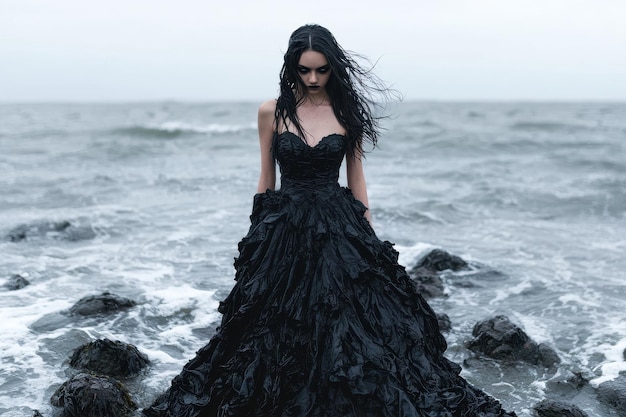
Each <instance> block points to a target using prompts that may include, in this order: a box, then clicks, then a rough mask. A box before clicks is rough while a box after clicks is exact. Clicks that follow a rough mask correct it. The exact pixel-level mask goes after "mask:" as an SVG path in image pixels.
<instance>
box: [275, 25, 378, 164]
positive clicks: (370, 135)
mask: <svg viewBox="0 0 626 417" xmlns="http://www.w3.org/2000/svg"><path fill="white" fill-rule="evenodd" d="M309 50H312V51H316V52H320V53H322V54H324V55H325V56H326V59H327V60H328V64H329V66H330V69H331V75H330V79H329V80H328V84H326V91H327V93H328V96H329V98H330V101H331V104H332V106H333V111H334V113H335V116H336V117H337V120H339V123H341V125H342V126H343V127H344V128H345V129H346V131H347V136H348V144H349V148H348V151H349V154H350V155H355V154H361V153H362V152H363V142H364V141H367V142H369V143H371V144H372V146H373V147H375V146H376V143H377V141H378V135H379V128H380V127H379V120H380V119H381V118H383V116H376V115H374V114H373V109H374V108H376V107H379V106H380V103H379V102H377V101H376V100H375V96H377V95H380V96H382V97H383V98H388V96H389V92H390V90H389V89H387V88H386V87H385V85H384V83H383V82H382V81H380V80H379V79H378V77H376V76H375V75H374V74H373V73H372V72H371V69H364V68H362V67H361V66H360V65H359V64H358V63H357V62H356V61H355V58H360V59H364V58H363V57H362V56H360V55H357V54H354V53H350V54H349V53H347V52H346V51H345V50H344V49H343V48H342V47H341V46H340V45H339V44H338V43H337V41H336V40H335V37H334V36H333V35H332V33H331V32H330V31H329V30H328V29H326V28H324V27H322V26H320V25H315V24H309V25H304V26H301V27H299V28H298V29H296V30H295V31H294V32H293V33H292V34H291V37H290V38H289V46H288V47H287V52H285V55H284V62H283V67H282V69H281V71H280V96H279V97H278V100H277V103H276V113H275V115H274V117H275V121H276V126H278V125H279V122H280V121H281V120H282V122H283V123H285V124H287V121H288V120H289V122H290V123H292V124H293V125H295V127H296V129H297V130H298V132H299V133H300V135H301V137H305V134H304V131H303V129H302V126H301V125H300V121H299V120H298V116H297V113H296V107H297V106H298V104H300V102H301V101H302V100H303V99H304V96H305V95H304V94H303V93H304V92H305V90H306V86H305V85H304V83H303V82H302V79H301V78H300V76H299V74H298V63H299V61H300V57H301V55H302V53H304V52H306V51H309Z"/></svg>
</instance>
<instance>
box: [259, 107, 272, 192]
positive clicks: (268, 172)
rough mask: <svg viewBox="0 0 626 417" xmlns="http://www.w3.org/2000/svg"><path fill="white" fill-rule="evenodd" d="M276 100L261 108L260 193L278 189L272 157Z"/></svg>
mask: <svg viewBox="0 0 626 417" xmlns="http://www.w3.org/2000/svg"><path fill="white" fill-rule="evenodd" d="M275 109H276V100H270V101H266V102H265V103H263V104H261V106H259V115H258V130H259V144H260V147H261V174H260V175H259V185H258V187H257V192H258V193H264V192H265V191H266V190H267V189H268V188H269V189H270V190H273V189H274V188H275V187H276V163H275V162H274V157H273V156H272V139H273V137H274V130H275V129H274V111H275Z"/></svg>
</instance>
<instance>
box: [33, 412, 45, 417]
mask: <svg viewBox="0 0 626 417" xmlns="http://www.w3.org/2000/svg"><path fill="white" fill-rule="evenodd" d="M33 417H43V415H42V414H41V413H40V412H39V410H35V411H33Z"/></svg>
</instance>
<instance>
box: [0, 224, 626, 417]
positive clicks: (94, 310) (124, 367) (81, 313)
mask: <svg viewBox="0 0 626 417" xmlns="http://www.w3.org/2000/svg"><path fill="white" fill-rule="evenodd" d="M69 228H71V225H45V226H41V227H37V228H22V229H19V230H17V229H16V230H14V231H12V232H11V233H10V236H8V238H10V239H21V238H24V237H25V236H26V235H27V234H28V233H32V232H33V230H34V231H35V232H40V231H41V230H43V229H45V230H44V232H45V233H49V232H51V231H52V232H53V233H64V232H66V231H67V230H68V229H69ZM72 236H74V235H72ZM472 268H474V269H475V270H476V271H477V272H476V273H474V274H471V280H474V281H476V280H480V279H481V274H482V276H483V277H490V276H493V275H494V274H495V275H498V274H499V273H498V272H497V271H491V270H488V269H484V270H481V269H480V268H476V267H475V266H472V265H470V264H468V262H466V261H465V260H463V259H461V258H459V257H457V256H454V255H451V254H449V253H447V252H445V251H443V250H439V249H436V250H433V251H431V252H429V253H428V254H427V255H426V256H424V257H423V258H421V259H420V260H419V261H418V262H417V264H416V265H415V266H414V267H413V268H411V269H410V270H409V271H408V272H409V275H410V276H411V277H412V279H413V281H414V283H415V285H416V287H417V288H418V289H419V290H420V292H421V293H422V294H423V295H424V296H425V297H426V298H430V299H433V298H437V297H446V296H447V294H446V285H448V286H449V287H450V286H451V287H454V286H455V285H465V286H467V285H472V283H471V282H452V283H450V282H446V280H450V279H454V280H462V279H463V278H462V276H461V277H460V276H459V275H454V274H452V275H451V274H448V273H446V272H450V271H462V270H470V269H472ZM28 285H29V282H28V280H27V279H26V278H25V277H23V276H20V275H18V274H15V275H12V276H11V277H9V278H8V279H7V280H6V282H5V283H4V288H5V290H7V291H20V290H21V289H23V288H25V287H26V286H28ZM136 304H137V303H136V302H135V301H133V300H130V299H127V298H124V297H120V296H118V295H116V294H112V293H110V292H104V293H102V294H96V295H91V296H87V297H84V298H82V299H80V300H78V301H77V302H76V303H75V304H74V305H73V306H72V307H71V308H70V309H69V310H67V311H63V312H59V316H63V317H65V318H66V320H68V321H69V320H81V318H84V317H99V316H102V317H106V316H109V315H113V314H116V313H117V312H119V311H122V310H126V309H132V308H133V307H135V306H136ZM438 318H439V323H440V327H441V329H442V331H443V332H444V334H445V332H447V331H449V330H450V329H451V328H453V326H454V323H452V322H451V321H450V318H449V317H448V316H446V315H445V313H438ZM55 320H56V321H58V318H57V319H55ZM48 325H50V324H49V323H48V321H47V320H46V318H43V319H41V320H39V321H38V322H36V323H34V324H33V326H34V327H36V328H46V326H48ZM465 348H466V349H467V350H468V352H471V359H469V360H468V361H467V363H466V365H471V363H470V362H471V361H483V360H489V361H496V362H497V363H499V364H500V365H501V366H526V367H535V368H538V369H541V370H542V371H543V372H544V373H551V374H553V375H554V376H553V377H552V378H551V379H550V380H549V383H548V384H547V386H546V398H544V399H542V400H541V401H539V402H538V403H537V404H535V406H534V407H533V410H532V413H533V415H534V416H537V417H557V416H558V417H585V416H587V417H592V416H588V414H586V413H585V412H584V411H583V410H582V409H581V408H580V407H579V406H578V405H577V398H578V397H579V395H580V394H581V393H583V392H585V393H587V394H589V393H590V392H591V395H592V396H594V397H595V399H596V400H597V401H598V403H600V404H601V406H602V407H605V408H606V409H607V410H609V412H610V415H615V416H620V417H622V416H626V375H620V377H619V378H617V379H615V380H612V381H608V382H604V383H602V384H600V385H599V386H597V387H592V386H591V385H590V383H589V379H588V377H587V376H585V375H582V374H580V373H575V372H571V371H567V370H566V368H563V367H562V365H563V364H562V361H561V358H560V357H559V355H558V353H557V352H556V351H555V350H554V349H552V348H551V347H550V346H548V345H546V344H543V343H537V342H535V341H534V340H532V339H531V338H530V337H529V336H528V335H527V334H526V332H525V331H524V329H523V328H522V327H521V326H520V325H518V324H517V323H514V322H513V321H512V320H510V319H509V318H508V317H506V316H504V315H495V316H493V317H486V318H485V319H484V320H481V321H480V322H478V323H476V324H475V325H474V328H473V331H472V338H471V340H469V341H468V342H467V344H466V346H465ZM624 356H625V360H626V352H624ZM68 364H69V367H70V368H71V372H69V374H70V375H71V376H70V377H69V379H68V380H67V381H65V382H64V383H63V384H62V385H61V386H60V387H58V388H56V391H55V392H54V394H53V395H52V397H51V398H50V402H51V404H52V405H53V406H54V407H55V408H57V410H58V412H55V414H54V415H55V416H60V417H70V416H72V417H73V416H82V417H90V416H94V417H95V416H98V417H107V416H111V417H131V416H135V415H137V414H138V413H139V411H140V410H141V408H142V407H144V406H147V404H137V403H136V402H135V400H134V399H133V398H134V395H133V392H131V391H129V389H128V388H127V383H128V381H133V380H134V379H137V378H141V377H142V375H143V374H144V372H146V370H147V369H149V366H150V359H149V358H148V357H147V356H146V355H145V354H143V353H142V352H141V350H140V348H137V347H136V346H134V345H131V344H127V343H124V342H121V341H114V340H109V339H98V340H92V341H89V342H88V343H85V344H84V345H82V346H80V347H79V348H77V349H76V350H75V351H74V352H71V353H70V352H68ZM510 411H515V410H510ZM33 416H34V417H37V416H39V417H50V416H42V414H41V413H40V412H39V411H36V410H35V411H34V412H33Z"/></svg>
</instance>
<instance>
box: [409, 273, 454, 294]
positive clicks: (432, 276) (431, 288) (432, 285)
mask: <svg viewBox="0 0 626 417" xmlns="http://www.w3.org/2000/svg"><path fill="white" fill-rule="evenodd" d="M409 276H410V277H411V279H412V280H413V284H414V285H415V288H416V290H417V292H418V293H420V294H421V295H422V296H423V297H424V298H434V297H443V296H445V292H444V286H443V280H442V279H441V277H440V276H439V275H437V273H435V272H432V271H428V270H425V269H416V268H413V269H412V270H411V271H409Z"/></svg>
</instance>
